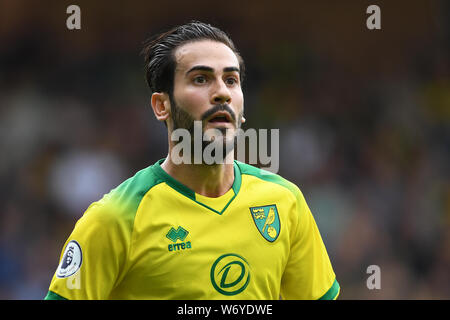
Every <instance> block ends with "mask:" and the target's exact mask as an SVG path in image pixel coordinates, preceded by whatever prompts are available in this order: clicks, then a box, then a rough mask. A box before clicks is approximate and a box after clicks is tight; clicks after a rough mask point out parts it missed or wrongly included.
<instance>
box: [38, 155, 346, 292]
mask: <svg viewBox="0 0 450 320" xmlns="http://www.w3.org/2000/svg"><path fill="white" fill-rule="evenodd" d="M163 161H164V159H161V160H159V161H158V162H156V163H155V164H154V165H152V166H149V167H148V168H145V169H143V170H141V171H139V172H138V173H136V174H135V175H134V176H133V177H132V178H129V179H128V180H126V181H124V182H123V183H122V184H120V185H119V186H118V187H117V188H115V189H113V190H111V191H110V192H109V193H108V194H106V195H105V196H104V197H103V198H102V199H101V200H99V201H97V202H94V203H92V204H91V205H90V206H89V208H88V209H87V210H86V212H85V213H84V214H83V216H82V217H81V218H80V219H79V220H78V221H77V223H76V225H75V228H74V230H73V232H72V233H71V235H70V236H69V238H68V239H67V241H66V243H65V246H64V249H63V250H62V252H61V257H60V263H59V265H58V268H57V270H56V272H55V274H54V276H53V278H52V280H51V283H50V287H49V291H48V294H47V296H46V297H45V299H83V300H86V299H115V300H118V299H133V300H137V299H164V300H172V299H174V300H175V299H176V300H197V299H202V300H214V299H220V300H223V299H239V300H247V299H258V300H266V299H267V300H268V299H279V298H280V297H281V298H282V299H336V298H337V296H338V294H339V291H340V287H339V284H338V282H337V281H336V276H335V273H334V271H333V268H332V265H331V263H330V259H329V257H328V254H327V251H326V249H325V246H324V244H323V241H322V238H321V236H320V233H319V230H318V228H317V225H316V223H315V221H314V218H313V216H312V214H311V212H310V210H309V208H308V206H307V204H306V202H305V199H304V197H303V195H302V193H301V191H300V190H299V188H298V187H297V186H296V185H294V184H293V183H291V182H289V181H287V180H286V179H284V178H282V177H281V176H279V175H277V174H273V173H270V172H268V171H265V170H262V169H259V168H256V167H253V166H251V165H247V164H244V163H241V162H238V161H235V162H234V183H233V186H232V188H231V189H230V190H229V191H228V192H226V193H225V194H224V195H222V196H220V197H217V198H209V197H205V196H202V195H200V194H197V193H195V192H194V191H193V190H191V189H189V188H188V187H186V186H184V185H183V184H181V183H180V182H178V181H176V180H175V179H174V178H173V177H171V176H170V175H169V174H167V173H166V172H165V171H164V170H163V169H162V168H161V166H160V165H161V163H162V162H163Z"/></svg>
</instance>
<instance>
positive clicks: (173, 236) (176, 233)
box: [166, 227, 189, 242]
mask: <svg viewBox="0 0 450 320" xmlns="http://www.w3.org/2000/svg"><path fill="white" fill-rule="evenodd" d="M188 234H189V232H188V231H187V230H186V229H184V228H182V227H178V229H177V230H175V228H174V227H172V228H170V230H169V232H167V234H166V237H167V239H169V240H171V241H172V242H177V240H178V239H180V240H181V241H184V239H186V237H187V235H188Z"/></svg>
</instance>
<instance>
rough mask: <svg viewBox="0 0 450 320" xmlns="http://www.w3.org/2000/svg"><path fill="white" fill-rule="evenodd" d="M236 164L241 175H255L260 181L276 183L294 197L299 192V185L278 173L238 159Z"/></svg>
mask: <svg viewBox="0 0 450 320" xmlns="http://www.w3.org/2000/svg"><path fill="white" fill-rule="evenodd" d="M236 164H237V165H238V166H239V169H240V171H241V174H242V175H250V176H253V177H256V178H257V179H259V180H260V181H261V183H269V184H270V183H274V184H277V185H279V186H281V187H283V188H285V189H286V191H287V192H290V193H292V194H293V195H294V196H295V197H298V196H299V195H300V194H301V191H300V189H299V187H298V186H297V185H296V184H295V183H293V182H291V181H289V180H288V179H286V178H284V177H282V176H281V175H279V174H276V173H273V172H270V171H268V170H265V169H261V168H258V167H255V166H252V165H250V164H246V163H243V162H240V161H236Z"/></svg>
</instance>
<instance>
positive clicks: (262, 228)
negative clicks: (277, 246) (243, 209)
mask: <svg viewBox="0 0 450 320" xmlns="http://www.w3.org/2000/svg"><path fill="white" fill-rule="evenodd" d="M250 213H251V215H252V218H253V221H254V222H255V225H256V227H257V228H258V231H259V233H261V235H262V236H263V237H264V239H266V240H267V241H270V242H274V241H275V240H276V239H277V238H278V235H279V234H280V228H281V224H280V217H279V215H278V210H277V206H276V205H275V204H272V205H268V206H261V207H251V208H250Z"/></svg>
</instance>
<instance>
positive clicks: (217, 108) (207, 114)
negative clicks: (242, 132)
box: [201, 103, 236, 122]
mask: <svg viewBox="0 0 450 320" xmlns="http://www.w3.org/2000/svg"><path fill="white" fill-rule="evenodd" d="M218 111H226V112H228V113H229V114H230V116H231V119H232V120H233V122H236V114H235V113H234V111H233V109H231V107H230V106H229V105H228V104H227V103H223V104H216V105H215V106H214V107H212V108H211V109H209V110H208V111H206V112H205V113H203V115H202V118H201V120H202V121H205V120H206V119H207V118H208V117H210V116H212V115H213V114H214V113H216V112H218Z"/></svg>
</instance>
